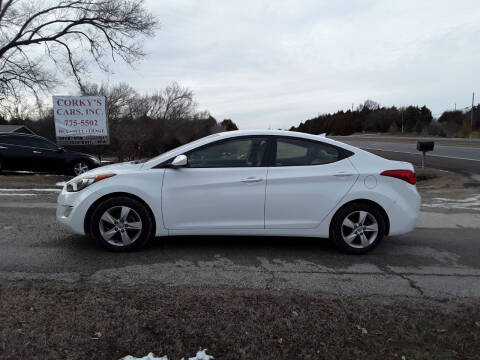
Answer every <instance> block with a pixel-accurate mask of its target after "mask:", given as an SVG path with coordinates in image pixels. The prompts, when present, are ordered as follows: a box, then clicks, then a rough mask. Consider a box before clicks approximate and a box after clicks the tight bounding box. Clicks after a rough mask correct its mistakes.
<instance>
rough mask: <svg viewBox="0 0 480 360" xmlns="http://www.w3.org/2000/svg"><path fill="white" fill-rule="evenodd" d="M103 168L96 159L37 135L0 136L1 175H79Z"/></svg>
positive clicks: (9, 134)
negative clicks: (7, 172) (14, 172)
mask: <svg viewBox="0 0 480 360" xmlns="http://www.w3.org/2000/svg"><path fill="white" fill-rule="evenodd" d="M99 166H100V162H99V161H98V159H97V158H95V157H94V156H91V155H88V154H83V153H79V152H75V151H70V150H66V149H64V148H62V147H59V146H57V145H56V144H54V143H53V142H51V141H49V140H47V139H45V138H43V137H41V136H37V135H31V134H21V133H0V171H2V170H27V171H35V172H47V173H62V174H72V175H80V174H82V173H84V172H85V171H88V170H90V169H93V168H96V167H99Z"/></svg>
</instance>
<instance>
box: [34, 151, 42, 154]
mask: <svg viewBox="0 0 480 360" xmlns="http://www.w3.org/2000/svg"><path fill="white" fill-rule="evenodd" d="M33 153H34V154H41V153H42V152H41V151H37V150H33Z"/></svg>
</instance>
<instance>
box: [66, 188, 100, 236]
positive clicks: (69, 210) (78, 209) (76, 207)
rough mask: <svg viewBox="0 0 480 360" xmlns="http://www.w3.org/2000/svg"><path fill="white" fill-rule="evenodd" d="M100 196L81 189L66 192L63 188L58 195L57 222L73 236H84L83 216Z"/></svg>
mask: <svg viewBox="0 0 480 360" xmlns="http://www.w3.org/2000/svg"><path fill="white" fill-rule="evenodd" d="M99 198H100V195H98V194H96V193H94V192H92V191H89V190H88V189H83V190H81V191H78V192H67V191H66V190H65V187H64V188H63V189H62V191H61V192H60V195H58V200H57V220H58V221H59V222H60V223H61V224H62V225H64V226H65V227H66V228H67V229H69V230H70V231H71V232H73V233H74V234H78V235H85V227H84V223H85V215H86V214H87V211H88V209H89V208H90V206H92V204H93V203H94V202H95V201H96V200H97V199H99Z"/></svg>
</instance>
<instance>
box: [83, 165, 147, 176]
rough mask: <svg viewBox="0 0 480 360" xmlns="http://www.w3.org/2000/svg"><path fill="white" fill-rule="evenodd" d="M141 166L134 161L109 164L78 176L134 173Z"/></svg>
mask: <svg viewBox="0 0 480 360" xmlns="http://www.w3.org/2000/svg"><path fill="white" fill-rule="evenodd" d="M142 165H143V164H141V163H137V162H134V161H128V162H123V163H118V164H111V165H105V166H100V167H98V168H95V169H92V170H90V171H87V172H86V173H83V174H82V175H80V176H82V177H83V176H91V175H98V174H105V173H110V172H112V173H116V174H118V173H124V172H129V171H136V170H140V168H141V167H142Z"/></svg>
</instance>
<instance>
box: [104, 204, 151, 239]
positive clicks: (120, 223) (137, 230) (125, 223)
mask: <svg viewBox="0 0 480 360" xmlns="http://www.w3.org/2000/svg"><path fill="white" fill-rule="evenodd" d="M99 229H100V235H101V236H102V238H103V239H104V240H105V241H106V242H108V243H109V244H111V245H114V246H120V247H121V246H128V245H130V244H132V243H134V242H135V241H136V240H137V239H138V238H139V236H140V234H141V233H142V220H141V218H140V215H139V214H138V213H137V212H136V211H135V210H133V209H132V208H130V207H128V206H114V207H111V208H109V209H108V210H106V211H105V212H104V213H103V215H102V216H101V217H100V223H99Z"/></svg>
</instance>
